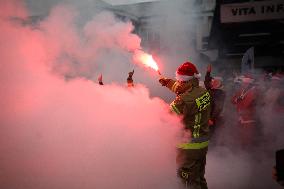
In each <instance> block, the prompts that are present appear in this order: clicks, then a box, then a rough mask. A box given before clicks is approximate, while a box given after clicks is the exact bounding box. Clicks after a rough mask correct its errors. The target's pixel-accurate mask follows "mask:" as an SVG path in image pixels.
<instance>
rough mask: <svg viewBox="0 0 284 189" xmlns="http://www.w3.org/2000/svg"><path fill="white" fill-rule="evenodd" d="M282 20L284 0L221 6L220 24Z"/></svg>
mask: <svg viewBox="0 0 284 189" xmlns="http://www.w3.org/2000/svg"><path fill="white" fill-rule="evenodd" d="M272 19H284V0H271V1H257V2H249V3H236V4H223V5H221V23H232V22H250V21H260V20H272Z"/></svg>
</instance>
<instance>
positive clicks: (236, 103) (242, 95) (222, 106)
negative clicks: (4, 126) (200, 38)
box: [98, 62, 284, 189]
mask: <svg viewBox="0 0 284 189" xmlns="http://www.w3.org/2000/svg"><path fill="white" fill-rule="evenodd" d="M133 74H134V70H133V71H131V72H129V73H128V77H127V79H126V82H127V86H128V87H134V82H133V78H132V77H133ZM98 82H99V84H100V85H103V81H102V74H101V75H100V76H99V77H98ZM159 82H160V84H161V85H162V86H165V87H167V88H168V89H169V90H170V91H172V92H173V93H175V94H176V98H175V99H174V100H173V102H172V103H171V104H170V108H171V110H172V112H174V113H176V114H178V115H182V118H183V123H184V128H183V137H182V139H181V142H180V143H179V144H178V145H177V157H176V161H177V175H178V177H179V178H181V180H182V184H183V186H182V187H184V186H185V187H186V188H187V187H188V188H191V189H207V183H206V179H205V176H204V175H205V165H206V154H207V152H208V146H209V140H210V147H211V146H212V147H213V148H214V146H218V145H223V143H222V132H223V130H222V129H223V128H224V127H226V121H227V124H228V122H234V123H235V125H237V127H236V128H238V129H236V132H235V133H236V134H237V136H236V137H237V138H238V141H239V142H240V146H241V147H242V148H243V149H246V150H250V148H253V147H254V146H255V145H257V144H258V143H259V141H257V138H259V137H257V136H261V135H263V133H261V132H262V128H261V127H262V125H263V124H265V123H262V121H261V119H260V115H259V114H260V111H259V110H260V109H261V108H262V109H263V110H264V112H262V114H266V113H267V111H269V112H270V113H272V114H276V115H281V113H282V115H283V113H284V98H283V97H284V74H283V73H280V72H276V73H270V72H266V73H265V72H264V73H261V74H255V73H253V72H249V73H245V74H239V75H237V74H234V75H233V77H229V78H223V77H220V76H218V75H216V76H215V75H213V74H212V66H211V65H208V66H207V70H206V74H205V77H203V78H202V77H201V74H200V73H199V71H198V70H197V67H196V66H195V65H194V64H193V63H191V62H185V63H183V64H181V65H180V66H179V67H178V69H177V70H176V78H175V79H170V78H165V77H161V78H160V79H159ZM228 99H229V100H228ZM228 102H229V103H228ZM263 107H265V108H263ZM228 110H229V111H228ZM226 111H227V114H226V113H225V112H226ZM228 112H235V115H236V116H235V117H233V119H230V120H229V119H227V120H226V118H227V117H228ZM223 142H224V141H223ZM283 169H284V168H283ZM273 178H277V169H274V168H273ZM276 180H277V181H279V179H276ZM279 183H282V181H279Z"/></svg>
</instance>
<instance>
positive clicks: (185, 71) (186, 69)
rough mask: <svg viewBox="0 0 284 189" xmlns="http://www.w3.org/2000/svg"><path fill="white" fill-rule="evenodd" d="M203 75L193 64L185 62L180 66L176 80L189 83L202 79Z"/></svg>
mask: <svg viewBox="0 0 284 189" xmlns="http://www.w3.org/2000/svg"><path fill="white" fill-rule="evenodd" d="M200 77H201V74H200V73H199V72H198V70H197V68H196V66H195V65H194V64H192V63H191V62H185V63H183V64H182V65H180V66H179V67H178V69H177V71H176V79H177V80H179V81H189V80H191V79H193V78H200Z"/></svg>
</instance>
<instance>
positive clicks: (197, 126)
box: [192, 113, 201, 138]
mask: <svg viewBox="0 0 284 189" xmlns="http://www.w3.org/2000/svg"><path fill="white" fill-rule="evenodd" d="M194 117H195V119H194V126H193V128H194V130H193V133H192V134H193V137H194V138H197V137H199V136H200V134H199V131H200V127H201V126H200V121H201V113H198V114H195V116H194Z"/></svg>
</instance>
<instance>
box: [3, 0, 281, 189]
mask: <svg viewBox="0 0 284 189" xmlns="http://www.w3.org/2000/svg"><path fill="white" fill-rule="evenodd" d="M79 2H81V1H43V0H42V1H38V2H37V1H32V0H26V1H24V0H22V1H21V0H0V104H1V110H0V188H1V189H112V188H115V189H138V188H139V189H140V188H141V189H173V188H180V187H181V186H180V180H179V178H177V176H176V174H177V173H176V169H177V167H176V144H177V143H178V141H179V140H180V138H181V137H182V134H181V131H182V128H183V124H182V121H181V118H180V117H179V116H177V115H175V114H173V113H172V112H171V111H170V108H169V103H168V102H170V101H172V100H174V98H175V95H174V94H172V93H171V92H170V91H168V90H167V89H165V88H162V87H161V85H160V83H159V82H158V79H159V77H160V76H159V74H158V71H161V72H162V74H165V75H168V76H173V75H174V73H175V71H176V70H175V69H176V68H177V66H178V65H179V64H180V63H182V62H184V61H185V60H186V59H187V58H189V59H190V60H192V61H193V62H194V61H196V65H198V66H199V68H202V67H203V68H204V67H205V66H204V65H202V62H198V58H196V57H198V56H196V57H195V51H194V50H193V49H194V47H193V45H192V44H191V41H192V39H191V37H190V35H188V34H190V31H187V30H186V29H185V28H187V27H188V26H189V27H190V28H192V26H193V23H194V20H193V19H192V20H190V21H188V22H187V24H188V26H185V25H184V23H183V21H184V20H187V19H188V18H185V17H182V15H183V14H182V13H178V14H176V13H177V12H178V9H177V10H175V9H174V8H173V7H174V6H173V5H174V4H175V3H173V4H172V6H171V7H159V4H158V5H155V7H154V6H153V7H151V9H149V10H148V11H150V12H152V13H153V12H155V11H158V10H159V11H161V12H164V13H163V14H165V15H166V14H169V13H170V15H168V17H167V18H168V21H167V22H166V23H165V25H164V26H165V28H156V27H155V21H153V23H151V20H150V22H149V27H150V29H152V30H155V31H158V32H160V36H161V39H162V40H163V42H164V43H165V44H169V47H168V48H167V49H161V52H160V54H159V55H160V57H159V58H160V61H158V63H157V64H156V62H154V63H153V64H152V65H147V64H145V62H143V60H142V59H143V57H144V60H145V59H147V60H148V59H149V60H150V61H154V59H152V56H151V55H150V52H151V49H143V46H142V45H141V38H140V36H138V35H137V34H135V32H134V30H135V27H134V24H133V23H132V22H131V21H130V20H127V19H119V18H118V17H117V16H115V14H114V13H112V12H111V11H110V10H102V9H101V8H100V7H95V6H94V7H91V6H90V7H88V3H87V2H88V1H86V3H85V4H84V3H82V4H81V3H79ZM41 3H42V4H43V5H44V6H45V8H46V9H44V8H43V6H41ZM44 3H46V4H44ZM175 5H176V4H175ZM177 6H182V3H181V4H178V5H177ZM85 9H86V11H84V10H85ZM92 11H93V12H92ZM175 11H176V12H175ZM32 13H34V14H39V15H41V13H42V15H41V17H40V18H37V20H36V21H33V20H32V19H31V16H32V15H33V14H32ZM177 15H178V16H177ZM151 24H152V25H151ZM177 28H179V29H178V31H177V32H179V33H175V32H176V29H177ZM163 31H164V32H165V33H163ZM188 32H189V33H188ZM173 51H177V53H176V54H175V55H173V56H172V54H171V53H172V52H173ZM179 52H180V54H179ZM148 53H149V54H148ZM141 58H142V59H141ZM159 58H157V59H155V60H159ZM169 62H171V63H169ZM148 63H149V62H148ZM132 70H134V85H135V87H127V76H128V74H129V72H131V71H132ZM200 72H203V71H202V70H200ZM98 77H99V78H100V79H102V82H103V85H100V84H99V83H98ZM282 87H283V86H282ZM227 89H228V90H231V89H229V88H227ZM228 94H230V91H228ZM269 94H275V90H274V89H273V88H271V91H270V93H269ZM269 94H267V95H265V97H264V98H267V99H268V101H269V100H270V101H272V100H273V95H269ZM228 96H229V95H227V97H228ZM230 103H231V102H230V99H229V98H226V101H225V106H224V117H225V120H224V122H225V124H224V125H225V127H224V128H223V129H222V133H218V134H216V137H217V139H214V140H215V143H214V147H212V148H211V149H210V145H209V151H208V155H207V163H206V174H205V177H206V179H207V183H208V188H211V189H214V188H215V189H217V188H221V189H222V188H230V189H248V188H250V189H253V188H258V189H261V188H263V189H264V188H265V189H267V188H269V187H270V188H271V189H272V188H278V187H279V186H278V185H277V183H276V182H275V181H273V180H272V179H271V171H272V167H273V166H274V165H275V162H274V151H275V150H276V149H278V148H281V147H283V137H282V138H281V137H280V136H279V135H277V133H281V124H282V126H283V118H282V117H281V116H280V115H279V114H274V113H273V112H272V110H271V109H269V107H270V104H265V105H264V104H260V105H259V108H258V111H257V112H258V114H259V120H260V121H261V122H262V123H264V124H263V125H264V126H263V127H262V128H261V129H259V131H260V134H258V133H257V134H255V136H256V137H255V138H256V140H257V141H259V143H258V144H259V145H258V146H256V147H255V148H253V149H254V151H249V150H247V149H245V147H246V146H245V145H243V144H240V143H241V142H243V141H241V139H239V138H238V134H240V133H237V132H236V130H237V129H236V130H235V129H234V128H237V126H236V125H237V124H234V121H235V118H236V115H235V114H236V112H235V111H234V110H233V109H232V105H228V104H230ZM262 115H265V116H262ZM282 130H283V129H282ZM281 145H282V146H281ZM244 146H245V147H244Z"/></svg>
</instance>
